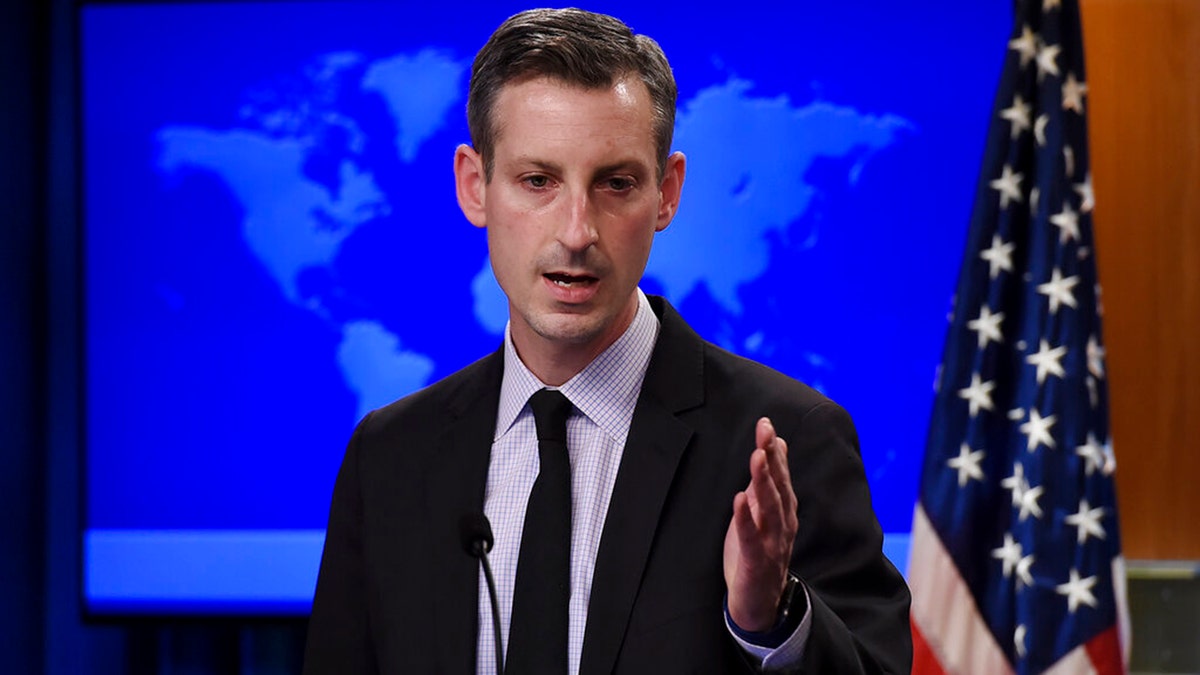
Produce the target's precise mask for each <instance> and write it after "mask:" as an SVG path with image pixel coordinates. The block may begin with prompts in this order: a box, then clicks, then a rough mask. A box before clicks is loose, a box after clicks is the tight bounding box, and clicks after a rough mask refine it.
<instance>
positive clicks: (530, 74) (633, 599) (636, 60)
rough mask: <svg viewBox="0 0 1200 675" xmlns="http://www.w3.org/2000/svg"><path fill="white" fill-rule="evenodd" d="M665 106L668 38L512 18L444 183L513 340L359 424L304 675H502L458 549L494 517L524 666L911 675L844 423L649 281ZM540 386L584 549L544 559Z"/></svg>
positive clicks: (538, 13)
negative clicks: (501, 303)
mask: <svg viewBox="0 0 1200 675" xmlns="http://www.w3.org/2000/svg"><path fill="white" fill-rule="evenodd" d="M675 96H676V89H675V83H674V79H673V76H672V75H671V71H670V67H669V65H668V64H667V61H666V58H665V57H664V56H663V54H662V51H661V50H660V49H659V47H658V45H657V44H655V43H654V42H653V41H652V40H650V39H649V38H647V37H644V36H634V35H633V33H632V32H631V31H630V30H629V29H628V27H626V26H625V25H624V24H623V23H621V22H619V21H617V20H616V19H613V18H611V17H607V16H601V15H596V14H590V13H587V12H582V11H579V10H534V11H530V12H524V13H522V14H519V15H517V16H514V17H512V18H510V19H509V20H508V21H506V22H505V23H504V24H503V25H501V26H500V28H499V29H497V31H496V33H494V34H493V36H492V37H491V39H490V40H489V41H488V43H487V44H486V45H485V46H484V47H483V49H482V50H481V51H480V53H479V54H478V56H477V57H476V59H475V64H474V67H473V69H472V76H471V89H470V95H469V100H468V106H467V107H468V118H469V122H470V127H471V137H472V142H473V146H472V147H468V146H460V147H459V148H458V150H457V152H456V153H455V157H454V172H455V180H456V185H457V191H458V201H459V205H460V206H461V208H462V210H463V213H464V214H465V215H466V217H467V219H468V220H469V221H470V222H471V223H472V224H474V225H475V226H477V227H482V228H486V229H487V237H488V247H489V251H490V256H491V262H492V267H493V270H494V272H495V275H496V279H497V280H498V281H499V283H500V286H501V287H502V288H503V289H504V292H505V294H506V295H507V297H508V301H509V311H510V317H509V325H508V330H507V331H506V337H505V342H504V345H503V346H502V347H501V348H500V349H499V350H498V351H497V352H496V353H494V354H492V355H491V356H488V357H486V358H484V359H482V360H480V361H478V362H476V363H475V364H473V365H471V366H468V367H467V368H465V369H464V370H462V371H460V372H458V373H456V374H454V375H451V376H450V377H448V378H446V379H445V380H442V381H441V382H438V383H436V384H434V385H432V386H430V387H428V388H426V389H425V390H423V391H421V392H418V393H416V394H413V395H412V396H409V397H407V398H405V399H402V400H400V401H398V402H396V403H393V404H391V405H389V406H387V407H385V408H382V409H380V410H378V411H375V412H374V413H372V414H370V415H368V416H367V417H366V418H365V419H364V420H363V421H362V423H361V424H360V426H359V428H358V430H357V431H356V432H355V434H354V437H353V439H352V440H351V442H350V445H349V447H348V449H347V452H346V457H345V460H344V462H343V465H342V469H341V471H340V473H339V475H338V480H337V485H336V487H335V490H334V497H333V504H332V507H331V512H330V521H329V529H328V534H327V538H326V544H325V552H324V556H323V558H322V563H321V572H320V577H319V580H318V583H317V591H316V597H315V599H314V603H313V615H312V620H311V623H310V628H309V641H308V645H307V653H306V663H305V670H306V672H308V673H314V674H315V673H360V672H364V673H367V672H370V673H373V672H386V673H393V672H395V673H400V672H405V673H435V672H447V673H467V672H481V673H486V672H494V670H495V661H494V658H495V648H494V647H493V641H494V637H495V635H494V633H493V630H492V622H491V620H490V612H491V605H490V603H489V601H488V597H487V591H486V587H485V586H484V585H483V581H482V580H481V579H480V577H481V574H480V571H479V563H478V561H477V560H476V559H475V558H472V557H470V556H469V555H467V553H465V552H464V551H463V542H462V538H461V534H460V532H459V522H460V521H461V519H462V518H463V516H464V515H468V514H472V513H479V512H483V513H485V514H486V515H487V517H488V518H489V519H490V521H491V524H492V526H493V528H494V529H495V542H496V543H495V549H494V550H493V551H492V553H491V560H492V565H493V566H494V568H495V572H496V578H497V586H498V588H499V608H498V609H499V613H500V617H501V618H500V625H501V629H500V632H501V637H502V641H503V642H504V644H506V645H507V647H506V650H507V652H508V654H507V656H508V658H509V667H508V668H507V670H508V671H509V672H518V673H523V672H571V673H576V672H578V673H584V674H588V673H609V672H622V673H684V672H688V673H691V672H713V673H726V672H731V673H732V672H754V671H755V670H758V669H763V670H771V671H774V670H781V671H788V670H790V671H794V672H807V673H856V672H864V673H875V672H893V673H899V672H908V669H909V662H910V659H911V645H910V638H909V627H908V603H909V595H908V590H907V588H906V587H905V585H904V582H903V580H902V579H901V577H900V575H899V574H898V573H897V572H896V570H895V568H894V567H892V566H891V564H890V563H888V561H887V560H886V558H884V557H883V555H882V553H881V542H882V536H881V533H880V529H879V525H878V523H877V521H876V519H875V516H874V513H873V512H872V510H871V505H870V496H869V494H868V489H867V485H866V481H865V478H864V475H863V469H862V464H861V460H860V458H859V455H858V448H857V439H856V437H855V434H854V429H853V425H852V423H851V422H850V419H849V417H848V416H847V415H846V413H845V412H844V411H843V410H842V409H841V408H839V407H838V406H836V405H835V404H833V403H832V402H830V401H829V400H828V399H826V398H824V397H823V396H821V395H820V394H818V393H816V392H815V391H813V390H812V389H809V388H808V387H806V386H804V385H803V384H800V383H798V382H796V381H794V380H791V379H790V378H787V377H785V376H783V375H781V374H779V373H776V372H774V371H771V370H769V369H767V368H765V367H763V366H761V365H759V364H755V363H753V362H750V361H747V360H744V359H741V358H739V357H736V356H734V355H731V354H729V353H727V352H724V351H722V350H720V349H718V348H716V347H714V346H713V345H710V344H708V343H706V342H704V341H703V340H701V339H700V338H699V337H698V336H697V335H696V334H695V333H694V332H692V331H691V329H690V328H688V327H687V325H686V324H685V323H684V322H683V320H682V319H681V318H680V317H679V315H678V314H677V313H676V312H675V311H674V309H672V308H671V307H670V305H668V304H667V303H666V302H665V301H664V300H662V299H661V298H647V297H646V296H645V295H643V294H642V293H641V291H640V290H639V289H638V287H637V284H638V281H639V279H640V278H641V276H642V273H643V271H644V269H645V265H646V260H647V258H648V256H649V254H650V247H651V242H652V240H653V238H654V235H655V233H656V232H659V231H661V230H663V229H664V228H666V227H667V225H668V224H669V223H670V222H671V219H672V218H673V217H674V215H675V212H676V209H677V207H678V205H679V200H680V193H681V189H682V187H683V181H684V174H685V164H686V160H685V158H684V156H683V155H682V154H680V153H678V152H675V153H670V145H671V135H672V130H673V126H674V112H675ZM429 318H430V319H432V317H429ZM546 388H550V389H555V390H558V391H560V392H561V393H562V394H563V395H565V398H566V400H567V401H569V403H565V404H563V405H565V406H566V407H565V408H563V410H564V411H569V412H564V414H567V415H569V417H568V418H567V421H566V432H565V439H566V443H565V444H566V450H565V452H566V454H567V455H569V468H566V469H564V471H569V474H570V475H569V477H565V476H564V478H563V480H564V481H566V482H567V483H569V490H570V493H569V503H570V506H569V508H566V509H565V510H567V511H569V513H567V514H565V515H564V516H563V518H569V521H568V523H569V524H568V525H567V526H566V527H567V530H569V533H567V532H566V531H564V532H563V533H562V535H561V536H563V537H565V538H566V539H569V542H568V541H566V540H565V539H564V540H562V545H561V546H559V545H558V544H551V545H544V544H537V545H536V546H540V547H541V548H539V550H536V551H535V550H530V549H532V548H534V547H535V544H532V543H530V542H531V541H534V540H535V537H540V536H542V531H543V529H544V526H543V525H542V521H541V520H538V519H539V518H542V517H543V516H542V515H540V514H541V513H542V510H541V509H542V502H541V500H542V497H531V496H530V493H531V492H534V493H537V492H538V491H539V490H544V488H540V487H538V485H539V481H542V480H543V478H542V477H541V474H543V473H544V474H545V475H546V476H550V474H551V473H552V471H557V469H552V468H548V467H552V465H553V463H554V462H556V461H558V460H556V459H554V457H555V455H553V454H549V455H547V454H539V453H540V452H546V451H545V450H539V447H541V446H540V440H539V439H541V440H542V441H544V440H547V437H548V436H551V435H552V434H550V433H549V432H546V433H545V435H544V434H543V421H542V420H543V418H544V417H543V416H544V415H545V413H542V412H538V413H534V412H532V408H535V407H537V404H536V402H535V399H539V398H546V396H547V395H545V394H543V393H535V392H540V390H543V389H546ZM549 396H553V397H557V396H558V395H557V394H553V395H549ZM535 416H537V419H536V420H535ZM543 458H544V459H543ZM564 464H565V462H564ZM546 480H549V478H547V479H546ZM543 485H544V483H543ZM563 489H564V490H565V489H567V488H566V487H565V486H564V488H563ZM535 502H536V503H537V506H535ZM560 511H561V509H560ZM550 518H551V520H553V519H554V518H557V516H550ZM554 522H562V520H561V519H560V520H554ZM556 527H557V526H556ZM551 529H553V528H551ZM534 532H536V534H531V533H534ZM537 541H539V542H540V541H542V540H541V539H537ZM568 551H569V569H565V568H564V569H562V570H558V568H555V572H554V574H562V575H564V576H562V577H561V578H562V579H563V583H562V589H563V593H562V595H561V597H560V599H559V602H561V607H556V608H555V609H553V610H552V611H547V612H544V613H539V614H538V615H537V616H532V617H531V612H530V611H527V610H522V609H520V608H521V607H525V606H532V605H530V604H529V603H531V602H533V601H531V600H528V599H527V598H529V597H532V595H531V594H535V593H542V592H544V591H546V588H545V587H546V586H553V585H554V584H552V583H551V582H550V581H548V580H546V579H535V580H531V579H530V576H531V575H532V574H534V573H533V572H530V570H534V569H536V570H539V572H538V574H543V572H541V571H540V570H544V569H548V567H547V565H546V562H545V561H546V560H548V559H552V558H555V556H561V558H562V559H563V560H564V563H563V564H564V565H567V562H566V560H567V552H568ZM551 567H553V566H551ZM522 572H524V573H525V574H524V583H523V582H522V579H523V575H522ZM547 574H548V573H547ZM566 575H569V587H568V582H567V581H566V580H567V576H566ZM550 595H553V593H550ZM539 597H540V596H539ZM539 601H540V600H539ZM523 603H524V604H523ZM539 611H540V610H539ZM552 616H557V617H559V618H551V617H552ZM518 617H520V618H518ZM564 625H565V630H561V629H562V628H563V626H564ZM518 626H520V627H518ZM518 636H519V637H518ZM517 643H520V644H519V645H518V644H517ZM531 652H536V653H538V654H542V653H543V652H545V653H547V654H549V656H545V657H544V658H546V659H548V661H546V660H543V661H539V660H538V659H542V658H543V656H541V655H539V656H536V657H530V656H529V655H528V654H529V653H531ZM547 662H553V663H555V665H554V666H553V667H550V666H540V665H537V666H535V665H528V664H536V663H547Z"/></svg>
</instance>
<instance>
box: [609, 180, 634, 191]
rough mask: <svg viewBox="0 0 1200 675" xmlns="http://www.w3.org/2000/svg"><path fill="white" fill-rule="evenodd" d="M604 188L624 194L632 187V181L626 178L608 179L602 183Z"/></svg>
mask: <svg viewBox="0 0 1200 675" xmlns="http://www.w3.org/2000/svg"><path fill="white" fill-rule="evenodd" d="M604 185H605V187H607V188H608V189H609V190H614V191H616V192H624V191H625V190H628V189H630V188H632V187H633V181H631V180H629V179H628V178H609V179H608V180H606V181H604Z"/></svg>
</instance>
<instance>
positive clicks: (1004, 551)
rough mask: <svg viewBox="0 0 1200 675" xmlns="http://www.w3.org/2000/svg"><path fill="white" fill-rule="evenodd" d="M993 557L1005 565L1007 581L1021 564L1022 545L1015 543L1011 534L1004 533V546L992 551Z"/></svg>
mask: <svg viewBox="0 0 1200 675" xmlns="http://www.w3.org/2000/svg"><path fill="white" fill-rule="evenodd" d="M992 557H993V558H995V559H997V560H1000V561H1002V563H1003V564H1004V578H1005V579H1007V578H1009V577H1010V576H1012V573H1013V570H1015V569H1016V568H1017V563H1019V562H1021V545H1020V544H1019V543H1017V542H1016V541H1013V537H1012V533H1011V532H1005V533H1004V545H1003V546H1001V547H1000V548H994V549H992Z"/></svg>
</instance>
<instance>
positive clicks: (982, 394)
mask: <svg viewBox="0 0 1200 675" xmlns="http://www.w3.org/2000/svg"><path fill="white" fill-rule="evenodd" d="M995 388H996V383H995V382H981V381H980V378H979V373H971V385H970V386H969V387H967V388H966V389H959V390H958V396H959V398H964V399H966V400H967V404H968V408H969V410H970V413H971V417H975V416H976V415H978V414H979V409H980V408H983V409H984V410H994V408H993V407H992V389H995ZM951 461H954V460H951Z"/></svg>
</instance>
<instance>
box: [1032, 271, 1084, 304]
mask: <svg viewBox="0 0 1200 675" xmlns="http://www.w3.org/2000/svg"><path fill="white" fill-rule="evenodd" d="M1077 283H1079V277H1077V276H1074V277H1067V278H1065V279H1064V278H1063V275H1062V272H1061V271H1059V269H1058V268H1057V267H1055V268H1054V269H1053V270H1051V272H1050V281H1047V282H1046V283H1044V284H1038V287H1037V290H1038V293H1041V294H1042V295H1044V296H1046V297H1048V298H1050V314H1051V316H1053V315H1055V314H1057V313H1058V306H1059V305H1060V304H1062V305H1066V306H1067V307H1071V308H1072V309H1074V308H1075V307H1077V306H1078V305H1076V304H1075V293H1074V292H1073V291H1072V290H1071V289H1072V288H1075V284H1077Z"/></svg>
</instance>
